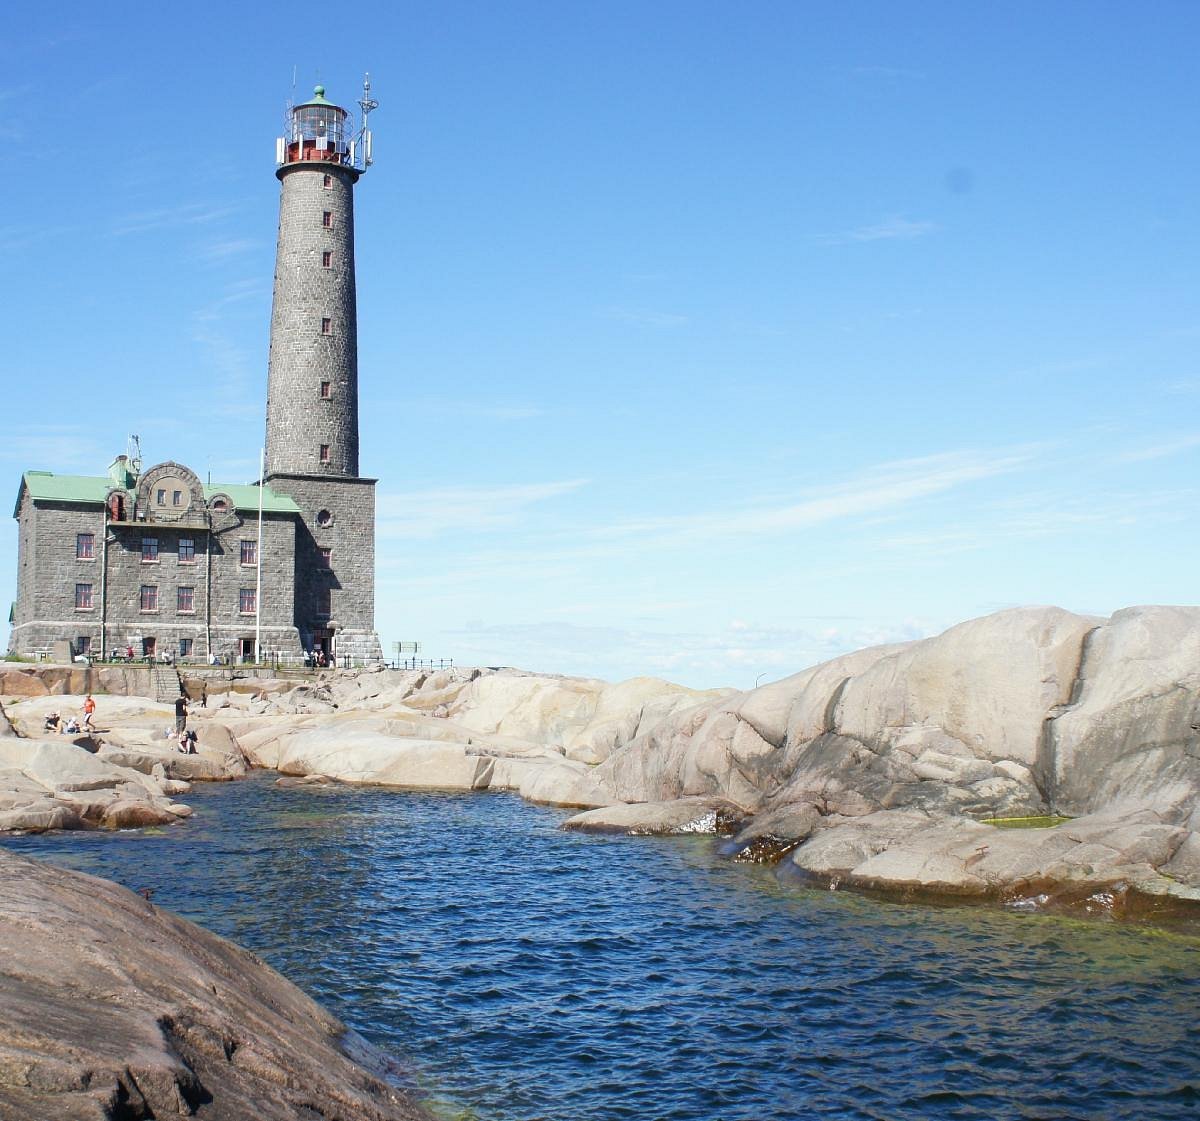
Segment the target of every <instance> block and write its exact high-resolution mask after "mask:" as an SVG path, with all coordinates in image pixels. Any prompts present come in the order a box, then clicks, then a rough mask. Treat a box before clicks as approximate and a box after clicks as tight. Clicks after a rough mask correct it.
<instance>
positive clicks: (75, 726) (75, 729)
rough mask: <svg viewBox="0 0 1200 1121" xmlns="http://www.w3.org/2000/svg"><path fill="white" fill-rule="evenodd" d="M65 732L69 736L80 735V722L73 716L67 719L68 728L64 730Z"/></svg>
mask: <svg viewBox="0 0 1200 1121" xmlns="http://www.w3.org/2000/svg"><path fill="white" fill-rule="evenodd" d="M63 731H64V732H66V734H67V735H68V736H77V735H79V721H78V720H76V719H75V717H73V716H69V717H67V724H66V727H65V728H63Z"/></svg>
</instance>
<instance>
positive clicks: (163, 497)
mask: <svg viewBox="0 0 1200 1121" xmlns="http://www.w3.org/2000/svg"><path fill="white" fill-rule="evenodd" d="M155 501H157V502H158V504H159V505H160V506H165V505H166V504H167V492H166V491H165V490H160V491H159V492H158V497H157V499H156V500H155Z"/></svg>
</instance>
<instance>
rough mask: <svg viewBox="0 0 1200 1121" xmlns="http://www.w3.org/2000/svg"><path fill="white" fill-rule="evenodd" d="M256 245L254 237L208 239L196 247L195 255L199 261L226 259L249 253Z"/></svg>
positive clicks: (257, 243) (257, 245) (257, 244)
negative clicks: (208, 240)
mask: <svg viewBox="0 0 1200 1121" xmlns="http://www.w3.org/2000/svg"><path fill="white" fill-rule="evenodd" d="M258 247H259V242H258V241H256V240H255V239H254V238H249V237H229V238H219V239H217V240H216V241H210V242H208V243H206V244H204V245H201V246H199V247H198V248H197V249H196V257H197V258H198V259H199V260H201V261H209V262H217V261H226V260H228V259H229V258H230V257H237V256H240V255H241V254H243V253H249V252H250V251H251V250H254V249H257V248H258Z"/></svg>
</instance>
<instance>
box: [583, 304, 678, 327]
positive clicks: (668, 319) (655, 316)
mask: <svg viewBox="0 0 1200 1121" xmlns="http://www.w3.org/2000/svg"><path fill="white" fill-rule="evenodd" d="M601 314H602V315H604V316H605V317H606V318H608V319H619V320H621V321H622V322H624V323H634V324H637V326H639V327H682V326H684V325H685V324H686V323H687V321H688V317H687V316H686V315H675V314H672V313H671V312H665V311H649V310H646V309H644V308H625V307H609V308H605V309H604V310H603V311H602V312H601Z"/></svg>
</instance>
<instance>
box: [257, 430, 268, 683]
mask: <svg viewBox="0 0 1200 1121" xmlns="http://www.w3.org/2000/svg"><path fill="white" fill-rule="evenodd" d="M266 473H267V449H266V448H263V449H262V452H261V454H260V455H259V457H258V552H257V556H256V558H255V559H256V561H257V563H256V564H255V568H256V569H257V576H256V578H255V583H254V664H255V665H258V664H259V663H261V662H262V556H263V490H264V489H265V488H266V482H265V480H264V476H265V475H266Z"/></svg>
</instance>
